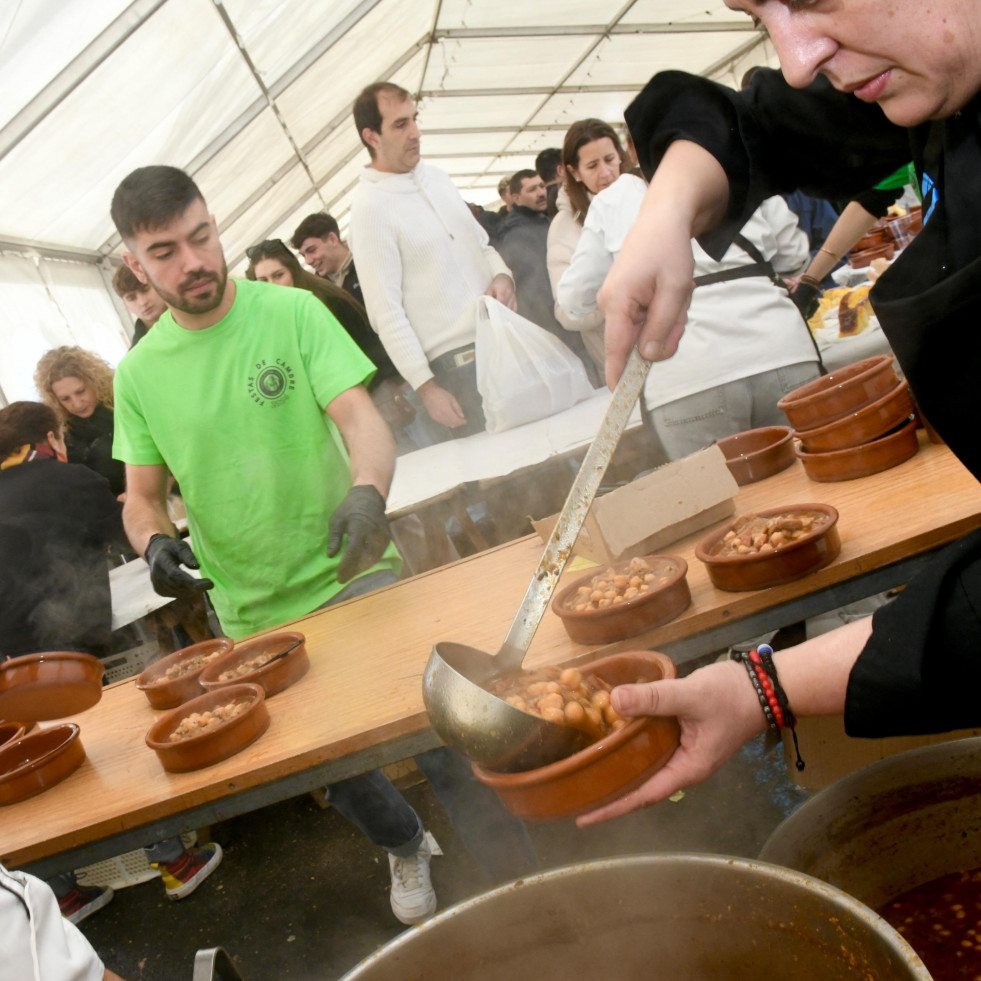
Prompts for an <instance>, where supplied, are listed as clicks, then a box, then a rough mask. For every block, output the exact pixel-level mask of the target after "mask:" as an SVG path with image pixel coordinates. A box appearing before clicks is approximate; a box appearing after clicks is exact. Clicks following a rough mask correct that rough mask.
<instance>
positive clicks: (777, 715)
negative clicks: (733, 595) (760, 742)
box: [732, 644, 805, 770]
mask: <svg viewBox="0 0 981 981" xmlns="http://www.w3.org/2000/svg"><path fill="white" fill-rule="evenodd" d="M732 658H733V660H735V661H742V662H743V664H745V665H746V673H747V674H748V675H749V679H750V681H751V682H752V684H753V688H754V689H755V691H756V697H757V698H758V699H759V702H760V708H761V709H762V710H763V716H764V718H765V719H766V721H767V724H768V725H769V726H770V728H771V729H772V730H773V731H774V732H779V731H780V730H781V729H789V730H790V734H791V736H792V737H793V740H794V752H795V754H796V757H797V759H796V762H795V764H794V765H795V766H796V767H797V769H798V770H803V769H804V765H805V764H804V761H803V759H801V755H800V746H799V745H798V742H797V729H796V726H797V719H796V717H795V716H794V713H793V712H792V711H791V710H790V704H789V702H788V701H787V693H786V692H785V691H784V690H783V688H782V687H781V685H780V682H779V681H778V680H777V669H776V666H775V665H774V663H773V648H772V647H770V646H769V645H767V644H760V646H759V648H758V649H756V650H752V651H749V652H742V651H734V652H733V654H732Z"/></svg>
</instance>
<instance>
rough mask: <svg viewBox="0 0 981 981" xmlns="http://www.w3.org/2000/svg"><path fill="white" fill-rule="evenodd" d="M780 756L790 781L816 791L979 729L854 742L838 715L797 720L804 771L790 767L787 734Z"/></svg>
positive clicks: (791, 753) (791, 746)
mask: <svg viewBox="0 0 981 981" xmlns="http://www.w3.org/2000/svg"><path fill="white" fill-rule="evenodd" d="M780 735H781V737H782V738H783V755H784V760H785V761H786V763H787V772H788V773H789V774H790V779H791V780H793V781H794V783H796V784H797V786H799V787H804V788H805V789H806V790H820V789H821V788H822V787H827V786H828V784H830V783H834V781H835V780H838V779H840V778H841V777H844V776H847V775H848V774H849V773H853V772H854V771H855V770H860V769H861V768H862V767H863V766H868V765H869V764H870V763H878V762H879V760H884V759H886V758H887V757H889V756H895V755H896V754H897V753H905V752H906V750H908V749H918V748H919V747H920V746H932V745H933V744H934V743H941V742H946V741H947V740H949V739H963V738H965V737H967V736H978V735H981V729H961V730H958V731H957V732H942V733H937V734H936V735H929V736H889V737H888V738H885V739H856V738H854V737H852V736H847V735H845V720H844V718H843V717H842V716H840V715H820V716H814V717H812V718H808V719H798V720H797V741H798V742H799V744H800V755H801V759H802V760H803V761H804V764H805V766H804V769H803V770H801V771H798V770H797V768H796V767H795V766H794V761H795V759H796V757H795V755H794V741H793V739H792V738H791V736H790V732H789V731H788V730H786V729H785V730H784V731H783V732H782V733H781V734H780Z"/></svg>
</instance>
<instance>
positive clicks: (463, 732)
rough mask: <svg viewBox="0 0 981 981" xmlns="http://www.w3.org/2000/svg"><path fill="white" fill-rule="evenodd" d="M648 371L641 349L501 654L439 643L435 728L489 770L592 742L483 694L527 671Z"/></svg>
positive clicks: (532, 762)
mask: <svg viewBox="0 0 981 981" xmlns="http://www.w3.org/2000/svg"><path fill="white" fill-rule="evenodd" d="M649 370H650V362H648V361H645V360H644V359H643V358H642V357H641V355H640V352H639V351H637V350H636V348H635V349H634V351H633V352H632V354H631V355H630V358H629V360H628V361H627V366H626V368H625V369H624V372H623V375H622V376H621V377H620V381H619V383H618V384H617V387H616V389H615V390H614V392H613V397H612V399H611V400H610V405H609V407H608V408H607V410H606V415H605V416H604V417H603V422H602V424H601V425H600V428H599V432H598V433H597V434H596V437H595V438H594V439H593V442H592V443H591V444H590V446H589V449H588V451H587V452H586V457H585V459H584V460H583V462H582V466H581V467H580V468H579V473H578V474H577V476H576V479H575V482H574V483H573V485H572V487H571V489H570V490H569V496H568V497H567V498H566V500H565V504H564V505H563V506H562V512H561V513H560V514H559V517H558V520H557V521H556V523H555V527H554V528H553V529H552V534H551V536H550V537H549V539H548V542H547V543H546V545H545V551H544V553H543V554H542V558H541V561H540V562H539V563H538V568H537V569H536V570H535V574H534V575H533V576H532V579H531V583H530V584H529V586H528V589H527V591H526V592H525V595H524V599H523V600H522V601H521V606H520V607H519V608H518V612H517V614H516V615H515V617H514V621H513V622H512V623H511V627H510V629H509V630H508V633H507V636H506V637H505V638H504V643H503V644H502V645H501V649H500V650H499V651H498V652H497V654H487V653H485V652H484V651H481V650H478V649H477V648H475V647H467V646H466V645H465V644H454V643H449V642H440V643H438V644H436V645H435V647H433V652H432V654H431V655H430V656H429V662H428V663H427V665H426V670H425V672H424V674H423V678H422V698H423V701H424V702H425V704H426V711H427V712H428V713H429V721H430V722H431V723H432V727H433V728H434V729H435V730H436V732H437V733H438V734H439V736H440V738H441V739H442V740H443V742H445V743H446V744H447V745H448V746H451V747H453V749H456V750H459V752H461V753H462V754H463V755H464V756H466V757H467V758H468V759H470V760H473V761H474V762H475V763H479V764H480V765H481V766H485V767H487V768H488V769H490V770H497V771H499V772H502V773H513V772H517V771H520V770H532V769H535V768H536V767H539V766H544V765H545V764H547V763H552V762H554V761H555V760H559V759H562V758H564V757H566V756H569V755H570V754H571V753H574V752H576V751H577V750H579V749H581V748H582V747H583V746H585V745H586V744H587V743H588V742H589V738H588V737H587V736H586V735H585V733H583V732H581V731H580V730H578V729H574V728H573V727H572V726H565V725H561V724H559V723H555V722H548V721H547V720H545V719H542V718H539V717H538V716H537V715H533V714H532V713H530V712H525V711H522V710H521V709H518V708H515V707H514V706H513V705H509V704H508V703H507V702H505V701H504V699H502V698H498V697H497V696H496V695H493V694H491V693H490V692H489V691H487V690H486V688H485V687H484V686H486V685H487V684H488V683H489V682H491V681H493V680H495V679H496V678H500V677H503V676H505V675H509V674H513V673H515V672H517V671H518V670H519V669H520V668H521V662H522V661H523V660H524V657H525V654H526V653H527V652H528V647H529V645H530V644H531V641H532V638H533V637H534V636H535V631H536V630H537V629H538V625H539V623H541V619H542V616H543V615H544V613H545V609H546V607H547V606H548V603H549V600H550V599H551V598H552V593H553V592H554V591H555V585H556V583H557V582H558V580H559V576H560V575H561V574H562V570H563V569H564V568H565V565H566V562H568V560H569V557H570V555H571V554H572V547H573V546H574V545H575V543H576V539H577V538H578V537H579V531H580V529H581V528H582V526H583V522H584V521H585V520H586V515H587V513H588V512H589V508H590V505H591V504H592V503H593V498H594V497H595V496H596V492H597V490H598V489H599V485H600V481H601V480H602V479H603V474H604V473H606V468H607V466H608V465H609V462H610V458H611V457H612V456H613V451H614V450H615V449H616V447H617V443H618V442H619V441H620V437H621V435H622V434H623V431H624V429H625V428H626V426H627V421H628V420H629V418H630V413H631V412H632V411H633V407H634V404H635V403H636V401H637V398H638V396H639V395H640V393H641V390H642V389H643V387H644V380H645V379H646V377H647V372H648V371H649Z"/></svg>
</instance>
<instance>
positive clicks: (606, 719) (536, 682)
mask: <svg viewBox="0 0 981 981" xmlns="http://www.w3.org/2000/svg"><path fill="white" fill-rule="evenodd" d="M646 680H653V679H645V678H640V679H638V681H640V682H643V681H646ZM487 690H488V691H489V692H491V694H493V695H497V696H498V697H499V698H503V699H504V701H506V702H507V703H508V704H509V705H513V706H514V707H515V708H518V709H521V710H522V711H523V712H530V713H531V714H532V715H537V716H538V717H539V718H542V719H546V720H547V721H548V722H556V723H559V724H560V725H567V726H572V727H573V728H574V729H579V730H580V731H582V732H585V733H586V734H587V735H588V736H590V737H591V738H592V739H593V740H598V739H602V738H603V737H604V736H607V735H609V734H610V733H611V732H616V731H617V730H618V729H622V728H623V727H624V726H625V725H626V724H627V720H626V719H624V718H622V717H621V716H619V715H618V714H617V712H616V710H615V709H614V708H613V706H612V705H611V704H610V691H611V690H612V686H611V685H609V684H607V682H605V681H604V680H603V679H602V678H599V677H597V676H596V675H594V674H583V672H582V671H580V670H579V669H578V668H557V667H547V668H540V669H538V670H537V671H527V672H522V673H521V674H519V675H516V676H512V677H508V678H501V679H499V680H498V681H495V682H493V683H492V684H490V685H489V686H488V689H487Z"/></svg>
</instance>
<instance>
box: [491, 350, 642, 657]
mask: <svg viewBox="0 0 981 981" xmlns="http://www.w3.org/2000/svg"><path fill="white" fill-rule="evenodd" d="M650 367H651V365H650V362H649V361H645V360H644V358H643V357H641V354H640V352H639V351H638V350H637V349H636V348H634V350H633V352H632V353H631V355H630V358H629V359H628V361H627V366H626V368H624V371H623V374H622V375H621V376H620V381H619V382H618V383H617V387H616V388H615V389H614V391H613V397H612V398H611V399H610V404H609V406H608V408H607V410H606V415H605V416H604V417H603V422H602V423H601V425H600V428H599V432H598V433H597V434H596V436H595V438H594V439H593V441H592V443H590V445H589V449H588V450H587V451H586V458H585V459H584V460H583V462H582V466H581V467H580V468H579V473H578V474H577V475H576V479H575V482H574V483H573V485H572V487H571V488H570V490H569V496H568V497H567V498H566V499H565V504H563V505H562V511H561V513H560V514H559V517H558V520H557V521H556V522H555V527H554V528H553V529H552V534H551V535H550V536H549V539H548V542H547V543H546V545H545V551H544V553H543V554H542V560H541V562H539V563H538V568H537V569H536V570H535V574H534V576H533V577H532V580H531V583H530V584H529V586H528V589H527V591H526V592H525V596H524V599H523V600H522V601H521V606H520V607H519V608H518V612H517V614H516V615H515V618H514V620H513V621H512V623H511V628H510V629H509V630H508V634H507V637H505V638H504V643H503V645H502V646H501V649H500V651H499V652H498V654H497V657H498V659H499V660H500V662H501V667H500V673H501V674H506V673H508V672H509V671H517V669H518V668H519V667H521V662H522V661H523V660H524V656H525V653H526V652H527V650H528V647H529V645H530V644H531V641H532V638H533V637H534V636H535V631H536V630H538V625H539V624H540V623H541V621H542V617H543V616H544V614H545V609H546V607H547V606H548V603H549V600H550V599H551V598H552V593H553V592H555V585H556V583H557V582H558V581H559V576H561V575H562V570H563V569H564V568H565V566H566V563H567V562H568V561H569V557H570V556H571V555H572V547H573V546H574V545H575V544H576V539H577V538H578V537H579V532H580V531H581V530H582V526H583V522H584V521H585V520H586V515H587V514H588V513H589V508H590V505H591V504H592V503H593V498H594V497H595V496H596V492H597V490H599V486H600V482H601V481H602V480H603V474H605V473H606V468H607V467H608V466H609V463H610V460H611V458H612V457H613V451H614V450H615V449H616V448H617V443H619V442H620V437H621V436H622V435H623V431H624V429H626V428H627V422H628V421H629V419H630V413H631V412H633V408H634V405H635V404H636V402H637V398H638V396H639V395H640V393H641V391H642V390H643V388H644V380H645V379H646V378H647V372H648V371H649V370H650Z"/></svg>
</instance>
